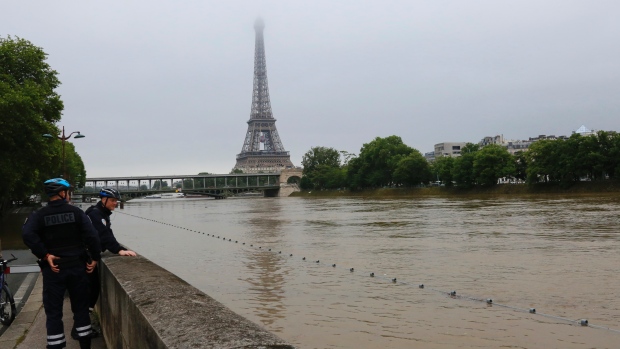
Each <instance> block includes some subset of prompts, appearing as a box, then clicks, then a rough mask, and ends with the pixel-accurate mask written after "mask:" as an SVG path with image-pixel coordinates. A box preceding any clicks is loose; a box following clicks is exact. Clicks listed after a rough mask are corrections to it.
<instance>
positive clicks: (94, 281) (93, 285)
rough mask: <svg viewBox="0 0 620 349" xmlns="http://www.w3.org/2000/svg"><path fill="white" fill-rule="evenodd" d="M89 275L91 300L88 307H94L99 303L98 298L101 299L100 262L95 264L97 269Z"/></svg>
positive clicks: (89, 295)
mask: <svg viewBox="0 0 620 349" xmlns="http://www.w3.org/2000/svg"><path fill="white" fill-rule="evenodd" d="M87 275H88V288H89V290H88V291H89V294H88V297H89V300H88V307H89V308H94V307H95V304H97V300H98V299H99V292H100V290H101V279H99V264H97V266H95V269H94V270H93V272H92V273H90V274H87Z"/></svg>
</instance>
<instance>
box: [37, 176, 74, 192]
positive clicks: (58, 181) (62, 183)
mask: <svg viewBox="0 0 620 349" xmlns="http://www.w3.org/2000/svg"><path fill="white" fill-rule="evenodd" d="M43 186H44V187H45V194H47V196H54V195H57V194H58V193H60V192H61V191H67V190H70V189H71V184H69V182H67V181H66V180H64V179H62V178H52V179H48V180H46V181H45V182H44V183H43Z"/></svg>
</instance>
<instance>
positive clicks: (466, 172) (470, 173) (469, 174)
mask: <svg viewBox="0 0 620 349" xmlns="http://www.w3.org/2000/svg"><path fill="white" fill-rule="evenodd" d="M478 149H480V146H479V145H478V144H473V143H467V144H465V146H464V147H463V148H462V149H461V156H459V157H458V158H456V159H455V160H454V166H453V167H452V176H453V177H454V181H455V182H456V184H457V185H458V186H459V187H463V188H471V187H473V186H474V185H476V175H475V173H474V160H475V158H476V152H478Z"/></svg>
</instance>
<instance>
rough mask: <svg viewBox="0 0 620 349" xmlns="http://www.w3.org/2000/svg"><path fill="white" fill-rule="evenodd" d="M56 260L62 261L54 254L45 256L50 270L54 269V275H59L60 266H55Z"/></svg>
mask: <svg viewBox="0 0 620 349" xmlns="http://www.w3.org/2000/svg"><path fill="white" fill-rule="evenodd" d="M55 259H60V257H56V256H54V255H53V254H49V253H48V254H47V255H46V256H45V260H46V261H47V264H49V265H50V268H52V271H53V272H54V273H58V272H59V271H60V269H58V266H57V265H56V264H54V260H55Z"/></svg>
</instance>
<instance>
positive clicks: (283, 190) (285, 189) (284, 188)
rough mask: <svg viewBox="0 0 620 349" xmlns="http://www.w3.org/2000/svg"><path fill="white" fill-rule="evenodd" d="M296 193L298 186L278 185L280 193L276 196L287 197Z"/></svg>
mask: <svg viewBox="0 0 620 349" xmlns="http://www.w3.org/2000/svg"><path fill="white" fill-rule="evenodd" d="M298 191H299V186H298V185H297V184H280V192H279V193H278V196H280V197H287V196H290V195H291V194H292V193H294V192H298Z"/></svg>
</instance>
